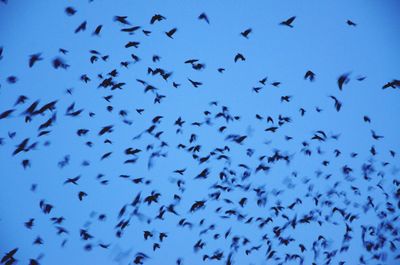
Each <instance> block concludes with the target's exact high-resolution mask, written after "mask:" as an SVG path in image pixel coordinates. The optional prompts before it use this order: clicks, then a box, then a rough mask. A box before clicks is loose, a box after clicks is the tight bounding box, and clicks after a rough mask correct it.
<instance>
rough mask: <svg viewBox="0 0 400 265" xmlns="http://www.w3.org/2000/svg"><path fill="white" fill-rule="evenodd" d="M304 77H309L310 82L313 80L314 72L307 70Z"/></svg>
mask: <svg viewBox="0 0 400 265" xmlns="http://www.w3.org/2000/svg"><path fill="white" fill-rule="evenodd" d="M304 79H309V80H310V81H311V82H313V81H314V79H315V74H314V73H313V72H312V71H311V70H308V71H307V72H306V74H305V75H304Z"/></svg>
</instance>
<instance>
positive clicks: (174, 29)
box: [165, 28, 178, 39]
mask: <svg viewBox="0 0 400 265" xmlns="http://www.w3.org/2000/svg"><path fill="white" fill-rule="evenodd" d="M177 30H178V29H177V28H172V29H170V30H169V31H166V32H165V35H167V36H168V37H169V38H171V39H173V35H174V34H175V33H176V31H177Z"/></svg>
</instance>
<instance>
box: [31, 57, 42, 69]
mask: <svg viewBox="0 0 400 265" xmlns="http://www.w3.org/2000/svg"><path fill="white" fill-rule="evenodd" d="M41 55H42V54H41V53H35V54H32V55H30V58H29V67H30V68H32V67H33V65H34V64H35V63H36V62H38V61H42V60H43V58H42V57H40V56H41Z"/></svg>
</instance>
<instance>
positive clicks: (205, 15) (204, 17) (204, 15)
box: [198, 12, 210, 24]
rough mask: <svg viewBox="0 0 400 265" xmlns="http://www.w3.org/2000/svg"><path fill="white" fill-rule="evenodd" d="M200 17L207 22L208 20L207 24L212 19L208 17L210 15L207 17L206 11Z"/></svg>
mask: <svg viewBox="0 0 400 265" xmlns="http://www.w3.org/2000/svg"><path fill="white" fill-rule="evenodd" d="M198 19H199V20H204V21H205V22H207V24H210V20H209V19H208V17H207V14H206V13H204V12H203V13H201V14H200V15H199V16H198Z"/></svg>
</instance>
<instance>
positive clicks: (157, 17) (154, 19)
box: [150, 14, 166, 24]
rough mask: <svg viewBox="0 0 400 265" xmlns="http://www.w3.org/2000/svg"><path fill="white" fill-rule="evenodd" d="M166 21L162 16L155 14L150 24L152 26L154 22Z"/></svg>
mask: <svg viewBox="0 0 400 265" xmlns="http://www.w3.org/2000/svg"><path fill="white" fill-rule="evenodd" d="M164 19H166V18H165V17H164V16H162V15H160V14H155V15H154V16H152V18H151V20H150V24H154V23H155V22H156V21H161V20H164Z"/></svg>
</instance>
